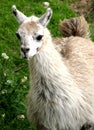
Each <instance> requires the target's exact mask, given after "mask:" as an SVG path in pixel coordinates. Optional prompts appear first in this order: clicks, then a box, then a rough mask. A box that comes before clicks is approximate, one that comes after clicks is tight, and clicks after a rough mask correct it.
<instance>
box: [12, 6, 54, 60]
mask: <svg viewBox="0 0 94 130" xmlns="http://www.w3.org/2000/svg"><path fill="white" fill-rule="evenodd" d="M15 11H16V13H15ZM13 13H14V14H16V17H17V20H18V21H19V23H20V26H19V28H18V30H17V32H16V35H17V37H18V39H19V40H20V42H21V55H22V57H24V58H27V59H29V58H31V57H32V56H34V55H35V54H37V53H38V52H39V51H40V48H42V46H43V44H44V42H43V38H44V35H45V31H47V32H49V31H48V30H47V28H46V26H47V24H48V23H49V21H50V18H51V16H52V10H51V9H50V8H48V9H47V11H46V13H45V14H44V15H42V16H41V17H40V18H38V17H33V18H32V16H31V17H29V18H28V17H26V16H25V15H24V14H22V13H21V14H22V15H20V14H19V11H18V10H17V9H15V6H13ZM17 13H18V14H19V17H18V16H17V15H18V14H17Z"/></svg>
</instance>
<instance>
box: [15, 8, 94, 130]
mask: <svg viewBox="0 0 94 130" xmlns="http://www.w3.org/2000/svg"><path fill="white" fill-rule="evenodd" d="M13 12H15V11H14V6H13ZM16 13H17V12H16ZM16 13H15V14H16ZM21 16H22V15H21ZM51 16H52V10H51V9H50V8H48V9H47V11H46V13H45V14H44V15H42V16H41V17H40V18H37V17H35V16H34V17H33V18H32V17H31V18H30V17H29V18H28V17H24V18H25V19H24V18H23V19H24V20H23V21H21V22H20V18H18V14H16V17H17V20H18V21H19V23H20V27H19V29H18V31H17V33H16V35H17V37H18V38H19V39H20V41H21V55H22V57H24V58H27V59H28V64H29V69H30V90H29V94H28V111H27V113H28V114H27V115H28V119H29V120H30V121H32V122H35V123H36V125H37V129H38V130H80V128H81V127H82V126H83V125H84V124H85V123H87V122H91V123H94V85H93V82H94V71H93V69H94V60H93V59H94V45H93V43H92V42H91V41H90V40H89V39H86V38H82V37H68V38H67V40H66V55H65V57H63V56H62V55H61V54H60V53H59V52H58V51H57V50H56V48H55V46H54V43H53V41H52V37H51V35H50V32H49V30H48V29H47V28H46V26H47V25H48V23H49V21H50V19H51ZM22 17H23V16H22ZM21 19H22V18H21ZM62 42H63V41H62Z"/></svg>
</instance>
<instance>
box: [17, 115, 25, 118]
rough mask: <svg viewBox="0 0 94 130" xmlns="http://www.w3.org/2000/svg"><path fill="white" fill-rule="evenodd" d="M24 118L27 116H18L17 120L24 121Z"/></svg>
mask: <svg viewBox="0 0 94 130" xmlns="http://www.w3.org/2000/svg"><path fill="white" fill-rule="evenodd" d="M24 118H25V116H24V115H22V114H21V115H18V116H17V119H24Z"/></svg>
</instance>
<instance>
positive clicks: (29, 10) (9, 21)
mask: <svg viewBox="0 0 94 130" xmlns="http://www.w3.org/2000/svg"><path fill="white" fill-rule="evenodd" d="M48 1H49V2H50V4H51V8H52V9H53V12H54V13H53V17H52V19H51V22H50V24H49V26H48V28H49V29H50V31H51V32H52V36H55V37H56V36H60V33H59V31H58V24H59V21H60V20H62V19H64V18H70V17H74V16H76V14H75V12H74V11H73V10H72V9H70V7H69V3H70V2H74V1H75V0H64V1H63V2H62V1H59V0H48ZM42 2H43V0H40V1H39V0H17V1H16V0H10V1H9V0H0V130H34V126H33V124H29V122H28V120H27V118H26V106H27V105H26V104H27V102H26V98H27V93H28V89H29V72H28V65H27V62H26V61H24V60H23V59H22V58H21V56H20V46H19V42H18V40H17V38H16V36H15V32H16V30H17V28H18V23H17V22H16V20H15V18H14V16H13V14H12V12H11V7H12V5H13V4H15V5H16V6H17V7H18V8H19V10H21V11H22V12H24V13H25V14H26V15H28V16H29V15H32V14H35V15H37V16H41V14H43V13H44V12H45V10H46V9H45V8H44V7H43V5H42Z"/></svg>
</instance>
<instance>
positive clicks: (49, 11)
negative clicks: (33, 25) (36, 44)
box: [39, 8, 52, 26]
mask: <svg viewBox="0 0 94 130" xmlns="http://www.w3.org/2000/svg"><path fill="white" fill-rule="evenodd" d="M51 16H52V9H51V8H48V9H47V11H46V13H45V14H44V15H42V16H41V17H40V19H39V23H40V24H42V25H43V26H47V25H48V23H49V21H50V19H51Z"/></svg>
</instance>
